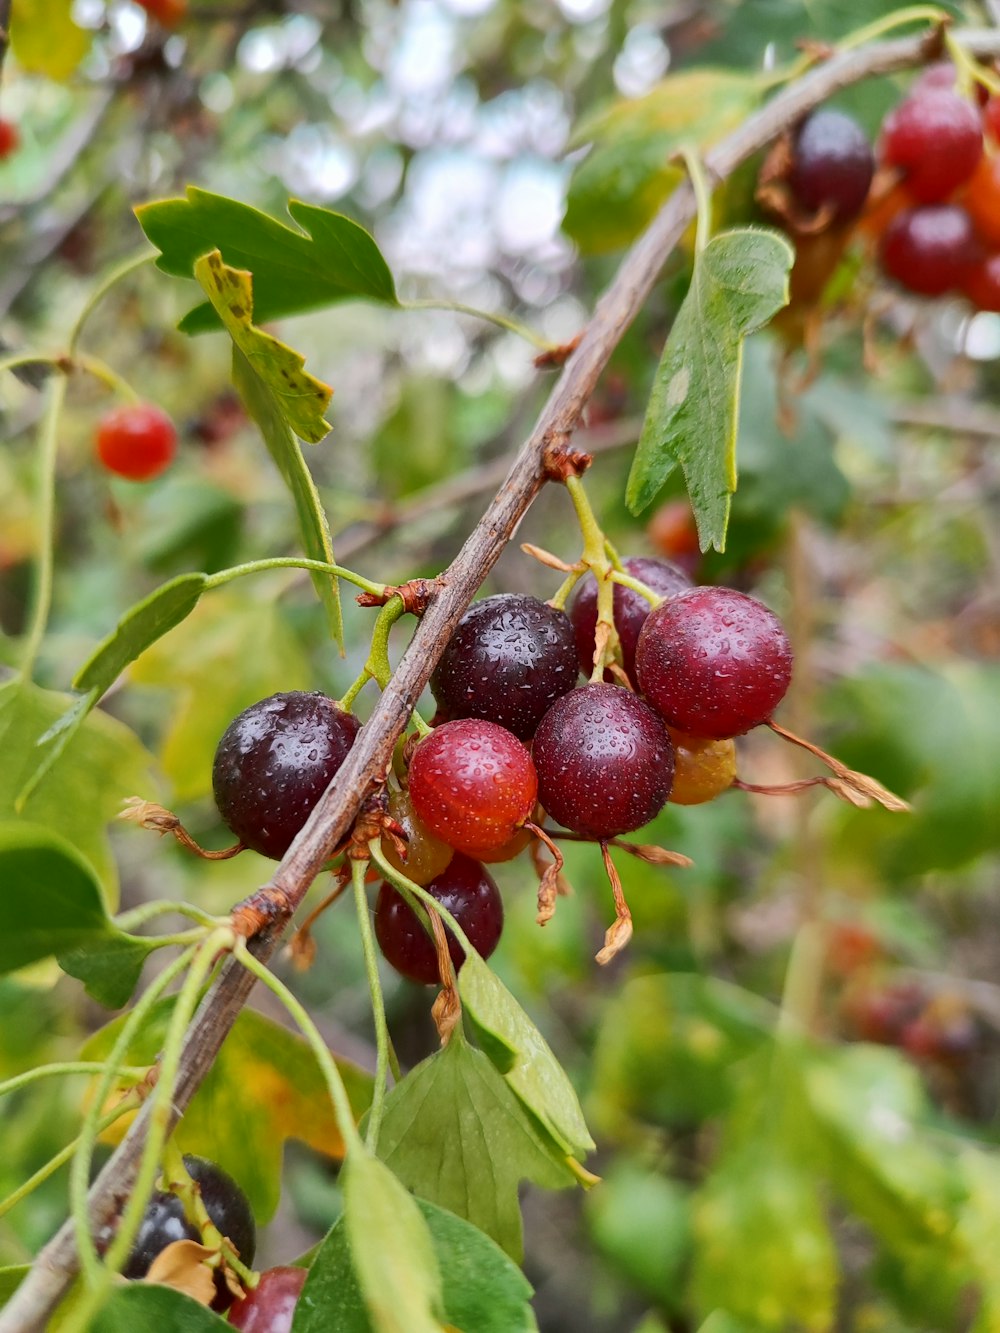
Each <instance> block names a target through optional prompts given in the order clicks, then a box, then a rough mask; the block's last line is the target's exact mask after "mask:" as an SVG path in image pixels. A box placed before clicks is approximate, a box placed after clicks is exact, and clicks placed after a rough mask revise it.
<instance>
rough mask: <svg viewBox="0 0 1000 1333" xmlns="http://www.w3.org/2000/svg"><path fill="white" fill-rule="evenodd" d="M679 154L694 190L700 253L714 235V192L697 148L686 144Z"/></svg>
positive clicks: (696, 232)
mask: <svg viewBox="0 0 1000 1333" xmlns="http://www.w3.org/2000/svg"><path fill="white" fill-rule="evenodd" d="M677 151H678V154H679V156H680V157H681V158H683V160H684V166H685V167H686V169H687V174H688V178H689V179H690V181H691V188H692V190H694V199H695V208H696V209H697V218H698V221H697V223H696V224H695V235H694V252H695V254H696V255H700V254H701V252H702V251H703V250H704V248H705V246H706V245H707V244H708V242H709V241H710V240H711V236H712V192H711V190H710V189H709V188H708V181H707V180H706V179H705V168H704V167H703V166H702V165H701V158H700V157H699V156H698V154H697V152H696V151H695V149H693V148H691V147H689V146H688V145H687V144H685V145H684V146H683V147H681V148H679V149H678V150H677Z"/></svg>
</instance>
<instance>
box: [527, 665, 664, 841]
mask: <svg viewBox="0 0 1000 1333" xmlns="http://www.w3.org/2000/svg"><path fill="white" fill-rule="evenodd" d="M532 753H533V755H534V759H535V767H536V769H537V770H538V799H539V801H540V802H541V804H542V806H543V808H544V809H545V810H546V812H547V813H548V814H550V815H551V816H552V818H553V819H555V820H556V821H557V822H558V823H560V824H562V825H563V826H564V827H565V828H568V829H573V830H574V832H576V833H582V834H584V835H585V836H586V837H588V838H616V837H618V836H619V834H622V833H630V832H631V831H632V830H633V829H637V828H642V826H643V825H644V824H648V823H649V821H650V820H651V819H652V818H653V817H654V815H657V814H659V812H660V811H661V810H662V809H663V806H664V805H665V804H666V801H667V797H668V796H669V795H670V785H671V783H672V781H673V776H674V750H673V745H672V744H671V741H670V737H669V735H668V734H667V729H666V727H665V726H664V724H663V721H662V719H661V718H659V717H658V716H657V714H656V713H655V712H654V711H653V709H652V708H650V706H649V704H647V703H645V702H644V701H643V700H642V699H640V698H639V697H638V696H637V695H635V694H632V693H631V691H630V690H626V689H623V688H622V686H620V685H605V684H593V685H585V686H583V688H582V689H579V690H573V692H572V693H571V694H566V695H564V696H563V697H562V698H561V699H559V700H557V701H556V702H555V703H554V704H553V705H552V707H551V708H550V709H549V711H548V712H547V713H546V714H545V717H544V718H543V719H542V723H541V726H540V727H539V728H538V731H537V733H536V735H535V744H534V747H533V750H532Z"/></svg>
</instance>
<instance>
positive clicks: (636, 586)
mask: <svg viewBox="0 0 1000 1333" xmlns="http://www.w3.org/2000/svg"><path fill="white" fill-rule="evenodd" d="M608 578H609V579H610V580H611V582H612V583H620V584H621V585H622V587H623V588H631V589H632V591H633V592H637V593H638V594H639V596H640V597H644V598H645V599H646V601H647V602H648V603H649V605H650V606H651V607H652V606H659V605H660V603H661V602H662V601H663V596H662V594H660V593H658V592H654V590H653V589H652V588H651V587H650V586H649V584H648V583H643V582H642V580H641V579H636V578H633V577H632V575H631V574H626V573H625V572H624V571H623V570H620V569H613V570H612V571H611V573H610V574H609V575H608Z"/></svg>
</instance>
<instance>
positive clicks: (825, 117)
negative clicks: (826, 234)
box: [788, 107, 875, 222]
mask: <svg viewBox="0 0 1000 1333" xmlns="http://www.w3.org/2000/svg"><path fill="white" fill-rule="evenodd" d="M874 173H875V155H874V153H873V152H872V147H871V144H870V143H869V142H868V136H867V135H866V134H865V132H864V130H863V129H862V128H861V126H860V125H859V124H858V122H857V121H856V120H854V118H853V117H852V116H848V115H845V114H844V112H843V111H836V110H834V109H833V108H832V107H822V108H821V109H820V110H818V111H814V112H813V113H812V115H810V116H807V117H806V119H805V120H804V121H803V122H802V124H801V125H800V126H799V129H798V133H797V134H796V136H795V143H794V146H793V148H792V167H791V171H790V172H789V174H788V184H789V187H790V188H791V191H792V193H793V195H794V196H795V199H796V202H797V203H798V204H799V205H800V207H801V208H803V209H804V210H806V211H807V212H809V213H819V212H823V213H825V214H826V215H827V216H828V217H829V219H830V221H831V222H846V221H848V220H849V219H851V218H854V217H857V215H858V214H859V213H860V212H861V209H862V208H863V206H864V202H865V200H866V199H867V197H868V188H869V186H870V185H871V183H872V176H873V175H874Z"/></svg>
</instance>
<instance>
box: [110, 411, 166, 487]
mask: <svg viewBox="0 0 1000 1333" xmlns="http://www.w3.org/2000/svg"><path fill="white" fill-rule="evenodd" d="M176 449H177V432H176V431H175V430H174V423H173V422H172V421H171V420H170V418H169V417H168V416H167V414H166V412H164V411H163V409H162V408H159V407H157V406H156V405H155V404H154V403H126V404H124V405H123V406H122V407H116V408H114V410H113V411H111V412H109V413H108V414H107V415H106V416H105V417H102V418H101V421H100V422H99V424H98V427H97V456H98V458H99V459H100V460H101V462H102V463H103V464H104V466H105V467H106V468H107V469H108V471H109V472H114V473H116V474H117V476H119V477H127V478H128V480H129V481H149V480H150V479H151V478H152V477H158V476H159V475H160V473H161V472H163V471H164V470H165V469H166V468H168V467H169V466H170V463H171V462H172V461H173V457H174V453H175V451H176Z"/></svg>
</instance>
